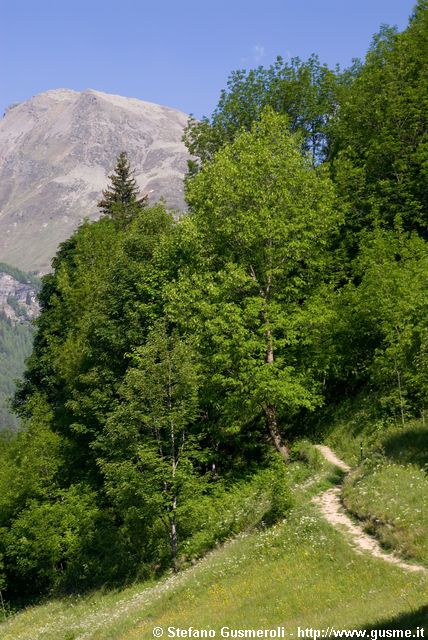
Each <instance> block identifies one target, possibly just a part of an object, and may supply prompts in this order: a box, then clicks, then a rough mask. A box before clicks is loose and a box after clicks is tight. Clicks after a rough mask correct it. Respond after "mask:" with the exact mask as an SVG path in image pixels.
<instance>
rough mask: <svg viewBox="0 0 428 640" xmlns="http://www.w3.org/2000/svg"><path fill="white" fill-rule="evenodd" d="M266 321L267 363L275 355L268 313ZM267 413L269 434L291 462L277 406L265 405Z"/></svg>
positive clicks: (279, 450)
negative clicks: (282, 434) (280, 429)
mask: <svg viewBox="0 0 428 640" xmlns="http://www.w3.org/2000/svg"><path fill="white" fill-rule="evenodd" d="M265 322H266V324H267V327H266V331H265V336H266V341H267V346H266V355H265V362H266V364H273V362H274V355H273V346H272V332H271V330H270V328H269V324H268V321H267V317H266V315H265ZM265 414H266V422H267V427H268V431H269V435H270V437H271V439H272V442H273V444H274V447H275V449H276V450H277V451H278V452H279V453H280V454H281V455H282V457H283V458H284V462H289V461H290V450H289V448H288V446H287V445H286V444H285V442H284V441H283V439H282V436H281V433H280V431H279V429H278V417H277V412H276V407H275V406H273V405H268V406H267V407H265Z"/></svg>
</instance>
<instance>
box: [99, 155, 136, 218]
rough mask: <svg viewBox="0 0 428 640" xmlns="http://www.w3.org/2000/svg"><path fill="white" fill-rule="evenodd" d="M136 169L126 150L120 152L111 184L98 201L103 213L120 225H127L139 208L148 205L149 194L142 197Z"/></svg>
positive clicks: (111, 177) (110, 177) (111, 176)
mask: <svg viewBox="0 0 428 640" xmlns="http://www.w3.org/2000/svg"><path fill="white" fill-rule="evenodd" d="M134 173H135V172H134V171H133V170H132V169H131V166H130V164H129V160H128V156H127V154H126V152H125V151H122V152H121V153H120V154H119V157H118V159H117V162H116V167H115V169H114V172H113V173H112V174H111V175H110V176H109V179H110V181H111V185H110V186H109V187H108V188H107V189H105V190H104V191H103V198H102V200H100V201H99V202H98V207H99V208H100V209H101V211H102V213H104V214H105V215H108V216H110V217H111V218H112V219H113V220H115V221H116V222H117V223H118V224H119V226H123V225H126V224H127V223H129V221H130V220H131V219H132V218H133V217H134V216H135V213H136V211H137V210H139V209H142V208H143V207H145V206H147V195H145V196H143V197H140V193H139V189H138V187H137V181H136V180H135V177H134Z"/></svg>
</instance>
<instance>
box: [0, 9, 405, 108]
mask: <svg viewBox="0 0 428 640" xmlns="http://www.w3.org/2000/svg"><path fill="white" fill-rule="evenodd" d="M413 5H414V2H413V0H264V1H263V2H262V0H258V1H257V2H255V1H252V0H198V1H196V0H158V1H157V2H156V0H152V1H148V0H121V1H120V2H119V0H0V113H3V111H4V108H5V107H6V106H8V105H9V104H11V103H12V102H20V101H22V100H26V99H27V98H29V97H31V96H32V95H35V94H36V93H40V92H42V91H46V90H47V89H55V88H59V87H66V88H69V89H75V90H77V91H80V90H83V89H87V88H91V89H98V90H100V91H106V92H109V93H117V94H121V95H125V96H131V97H136V98H141V99H143V100H148V101H150V102H157V103H160V104H165V105H168V106H171V107H175V108H177V109H181V110H182V111H185V112H187V113H190V112H192V113H194V114H195V115H196V116H197V117H200V116H201V115H203V114H207V115H208V114H210V113H211V111H212V109H213V108H214V107H215V105H216V103H217V100H218V97H219V93H220V90H221V89H222V88H223V87H224V86H225V85H226V80H227V76H228V75H229V73H230V72H231V71H232V70H233V69H238V68H250V67H254V66H257V65H258V64H263V65H269V64H270V63H271V62H273V61H274V59H275V57H276V56H277V55H281V56H283V57H287V56H288V57H289V56H299V57H301V58H303V59H305V58H306V57H307V56H308V55H309V54H310V53H312V52H315V53H317V54H318V55H319V56H320V58H321V60H322V61H323V62H327V63H328V64H330V65H334V64H336V63H339V64H340V65H341V66H342V67H343V66H347V65H348V64H349V63H350V62H351V60H352V58H355V57H364V54H365V52H366V50H367V47H368V45H369V42H370V40H371V37H372V35H373V33H375V32H376V31H377V30H378V29H379V26H380V25H381V24H382V23H386V24H392V25H397V26H398V28H399V29H400V30H402V29H403V28H405V26H406V24H407V20H408V16H409V14H410V13H411V10H412V7H413Z"/></svg>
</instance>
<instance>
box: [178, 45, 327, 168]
mask: <svg viewBox="0 0 428 640" xmlns="http://www.w3.org/2000/svg"><path fill="white" fill-rule="evenodd" d="M337 86H338V77H337V75H336V74H335V73H334V72H333V71H331V70H330V69H329V68H328V67H327V66H326V65H323V64H321V63H320V61H319V59H318V57H317V56H315V55H312V56H310V58H309V59H308V60H307V61H306V62H303V61H302V60H300V59H299V58H293V59H292V60H291V61H290V62H286V61H285V60H283V59H282V58H281V57H278V58H277V59H276V62H275V63H274V64H273V65H271V66H270V67H268V68H264V67H261V66H260V67H258V68H257V69H251V70H250V71H248V72H247V71H244V70H238V71H233V72H232V73H231V75H230V77H229V79H228V81H227V89H225V90H223V91H222V92H221V95H220V99H219V102H218V105H217V107H216V109H215V110H214V113H213V115H212V117H211V118H207V117H205V118H202V120H195V119H193V118H190V120H189V123H188V125H187V127H186V130H185V135H184V141H185V143H186V145H187V148H188V149H189V152H190V153H191V154H192V156H194V157H195V158H197V162H199V164H201V165H203V164H204V163H205V162H207V161H210V160H211V159H212V158H213V157H214V154H215V153H216V152H217V151H218V150H219V149H220V148H221V147H222V146H223V145H224V144H228V143H230V142H232V141H233V140H234V138H235V137H236V136H237V135H238V134H239V133H240V132H241V131H243V130H245V131H250V130H251V127H252V124H253V123H254V122H255V121H257V120H259V119H260V117H261V114H262V113H263V109H265V108H266V107H268V106H269V107H271V108H272V109H273V110H274V111H276V112H277V113H282V114H285V115H287V116H288V118H289V124H290V128H291V130H292V131H293V132H298V133H300V135H301V140H302V146H303V148H304V149H305V150H307V151H309V152H310V155H311V158H312V161H313V163H318V162H320V161H321V160H322V159H323V157H324V154H325V149H326V146H327V133H328V124H329V121H330V119H331V118H332V116H333V114H334V111H335V109H336V102H337V99H336V94H337ZM197 167H198V165H197V163H195V161H194V160H193V161H191V162H190V173H192V171H196V170H197Z"/></svg>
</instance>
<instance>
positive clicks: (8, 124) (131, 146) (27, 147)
mask: <svg viewBox="0 0 428 640" xmlns="http://www.w3.org/2000/svg"><path fill="white" fill-rule="evenodd" d="M186 122H187V116H186V114H184V113H181V112H179V111H176V110H174V109H170V108H168V107H163V106H160V105H156V104H151V103H148V102H143V101H142V100H137V99H133V98H124V97H121V96H114V95H110V94H106V93H101V92H99V91H93V90H87V91H83V92H82V93H79V92H76V91H71V90H68V89H56V90H52V91H47V92H46V93H42V94H40V95H38V96H35V97H34V98H31V100H28V101H26V102H23V103H21V104H15V105H12V106H11V107H9V108H8V109H7V111H6V113H5V115H4V117H3V119H2V120H0V261H1V262H5V263H8V264H11V265H13V266H16V267H19V268H20V269H23V270H25V271H38V272H46V271H48V270H49V265H50V261H51V258H52V257H53V255H54V254H55V252H56V250H57V247H58V244H59V243H60V242H62V241H63V240H64V239H65V238H67V237H69V236H70V234H71V233H72V231H73V230H74V229H75V228H76V226H77V225H78V224H79V223H80V222H81V221H82V220H83V218H85V217H88V218H89V219H91V220H94V219H96V218H97V217H99V211H98V210H97V207H96V203H97V201H98V200H99V199H100V197H101V192H102V190H103V189H104V188H106V186H107V182H108V178H107V176H108V174H109V173H111V172H112V170H113V168H114V165H115V163H116V158H117V156H118V155H119V153H120V152H121V151H126V152H127V153H128V156H129V159H130V162H131V165H132V166H133V167H134V168H135V169H136V179H137V183H138V185H139V187H140V189H141V191H142V193H148V194H149V199H150V200H151V201H152V202H155V201H157V200H159V199H160V198H163V199H164V200H165V202H166V204H167V206H168V207H171V208H174V209H183V207H184V201H183V177H184V174H185V172H186V170H187V159H188V157H189V156H188V153H187V151H186V148H185V146H184V145H183V143H182V142H181V138H182V135H183V128H184V126H185V125H186Z"/></svg>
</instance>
